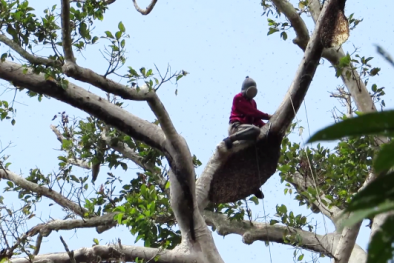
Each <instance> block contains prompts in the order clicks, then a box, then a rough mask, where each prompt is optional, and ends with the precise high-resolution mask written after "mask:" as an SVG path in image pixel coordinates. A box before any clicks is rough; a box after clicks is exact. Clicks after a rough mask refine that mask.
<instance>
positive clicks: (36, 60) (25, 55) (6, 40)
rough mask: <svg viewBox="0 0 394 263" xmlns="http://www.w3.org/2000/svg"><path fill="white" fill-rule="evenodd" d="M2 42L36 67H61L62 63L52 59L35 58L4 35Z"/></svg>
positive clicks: (0, 38) (0, 35) (1, 38)
mask: <svg viewBox="0 0 394 263" xmlns="http://www.w3.org/2000/svg"><path fill="white" fill-rule="evenodd" d="M0 42H2V43H4V44H6V45H7V46H9V47H10V48H11V49H13V50H14V51H15V52H17V53H18V54H19V55H21V57H23V58H24V59H26V60H27V61H29V62H30V63H32V64H35V65H45V66H50V67H57V68H58V67H61V66H62V63H61V62H60V61H56V60H51V59H46V58H41V57H37V56H34V55H32V54H30V53H29V52H27V51H26V50H24V49H23V48H22V47H21V46H19V45H18V44H17V43H15V42H14V41H12V40H11V39H9V38H7V37H6V36H5V35H4V34H0Z"/></svg>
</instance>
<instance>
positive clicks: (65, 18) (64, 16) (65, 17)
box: [61, 0, 75, 64]
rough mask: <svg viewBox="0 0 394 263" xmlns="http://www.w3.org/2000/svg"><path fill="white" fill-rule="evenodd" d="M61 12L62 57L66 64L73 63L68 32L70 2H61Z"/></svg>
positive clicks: (63, 0)
mask: <svg viewBox="0 0 394 263" xmlns="http://www.w3.org/2000/svg"><path fill="white" fill-rule="evenodd" d="M61 10H62V11H61V22H62V47H63V52H64V57H65V59H66V64H67V63H69V62H70V63H75V57H74V53H73V48H72V40H71V30H70V0H62V5H61Z"/></svg>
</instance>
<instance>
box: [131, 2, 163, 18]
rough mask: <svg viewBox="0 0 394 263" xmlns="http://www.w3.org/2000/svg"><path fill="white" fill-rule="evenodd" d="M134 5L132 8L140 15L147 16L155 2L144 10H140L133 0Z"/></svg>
mask: <svg viewBox="0 0 394 263" xmlns="http://www.w3.org/2000/svg"><path fill="white" fill-rule="evenodd" d="M133 3H134V7H135V9H136V10H137V11H138V12H139V13H141V14H142V15H145V16H146V15H149V13H150V12H151V11H152V10H153V8H154V7H155V5H156V3H157V0H152V2H151V3H150V4H149V5H148V6H147V7H146V8H145V9H141V8H140V7H139V6H138V4H137V0H133Z"/></svg>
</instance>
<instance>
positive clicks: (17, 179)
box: [0, 169, 87, 217]
mask: <svg viewBox="0 0 394 263" xmlns="http://www.w3.org/2000/svg"><path fill="white" fill-rule="evenodd" d="M0 178H2V179H6V180H9V181H11V182H13V183H14V184H16V185H17V186H19V187H22V188H23V189H26V190H28V191H31V192H33V193H36V194H40V195H43V196H45V197H47V198H49V199H51V200H53V201H54V202H56V203H57V204H59V205H60V206H62V207H64V208H68V209H70V210H71V211H72V212H74V213H75V214H77V215H79V216H81V217H83V215H84V213H86V212H87V211H86V209H84V208H83V207H80V206H79V205H77V204H76V203H74V202H72V201H70V200H68V199H67V198H65V197H64V196H62V195H61V194H59V193H57V192H56V191H54V190H53V189H49V188H46V187H43V186H39V185H37V184H35V183H32V182H29V181H27V180H26V179H24V178H22V177H21V176H19V175H17V174H15V173H13V172H11V171H9V170H4V169H0Z"/></svg>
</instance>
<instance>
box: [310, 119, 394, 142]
mask: <svg viewBox="0 0 394 263" xmlns="http://www.w3.org/2000/svg"><path fill="white" fill-rule="evenodd" d="M389 132H394V111H383V112H373V113H367V114H364V115H362V116H359V117H354V118H350V119H346V120H344V121H341V122H339V123H336V124H334V125H331V126H329V127H327V128H324V129H322V130H320V131H318V132H316V133H315V134H314V135H313V136H312V137H311V138H309V140H308V141H307V143H311V142H316V141H330V140H337V139H340V138H343V137H346V136H361V135H376V134H383V133H389Z"/></svg>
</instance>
